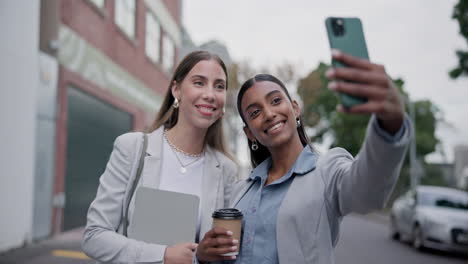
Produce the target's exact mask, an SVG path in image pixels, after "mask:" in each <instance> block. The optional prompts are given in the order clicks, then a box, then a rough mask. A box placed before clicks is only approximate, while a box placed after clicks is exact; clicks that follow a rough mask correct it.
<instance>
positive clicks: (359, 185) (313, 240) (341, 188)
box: [194, 117, 412, 264]
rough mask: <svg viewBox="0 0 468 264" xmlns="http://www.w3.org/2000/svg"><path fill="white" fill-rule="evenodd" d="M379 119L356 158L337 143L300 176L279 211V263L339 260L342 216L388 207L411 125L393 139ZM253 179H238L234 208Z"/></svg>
mask: <svg viewBox="0 0 468 264" xmlns="http://www.w3.org/2000/svg"><path fill="white" fill-rule="evenodd" d="M374 118H375V117H372V119H371V121H370V122H369V124H370V125H369V126H368V128H367V135H366V139H365V142H364V144H363V146H362V147H361V150H360V153H359V154H358V155H357V156H356V158H353V157H352V156H351V154H349V153H348V152H347V151H346V150H344V149H342V148H334V149H331V150H329V151H328V152H327V153H326V154H324V155H323V156H320V157H319V159H318V162H317V166H316V168H315V170H312V171H311V172H309V173H307V174H305V175H296V176H295V178H294V180H293V182H292V183H291V186H290V187H289V189H288V192H287V194H286V196H285V197H284V200H283V202H282V203H281V206H280V208H279V211H278V218H277V223H276V240H277V247H278V258H279V262H280V263H294V264H306V263H314V264H330V263H334V254H333V251H334V248H335V246H336V244H337V242H338V237H339V230H340V223H341V220H342V218H343V216H345V215H346V214H348V213H350V212H357V213H367V212H370V211H372V210H376V209H381V208H383V207H384V205H385V203H386V201H387V199H388V197H389V195H390V193H391V191H392V189H393V187H394V185H395V183H396V181H397V179H398V175H399V173H400V169H401V166H402V163H403V160H404V156H405V153H406V148H407V145H408V144H409V142H410V138H411V134H412V132H411V131H412V127H411V122H410V121H409V119H407V118H406V120H405V123H406V130H405V133H404V135H403V136H402V138H401V139H400V140H399V141H398V142H395V143H388V142H387V141H385V140H384V139H383V138H382V137H381V136H380V135H378V134H377V133H376V132H375V129H374V128H373V127H372V122H373V121H374ZM252 183H253V181H252V180H249V179H247V180H244V181H241V182H239V183H238V184H236V186H235V187H234V189H233V196H232V197H233V200H232V203H231V206H234V207H235V205H236V204H237V202H238V201H239V200H240V199H241V198H242V196H243V195H244V194H245V193H246V191H247V190H248V189H249V187H250V186H251V185H252ZM194 262H195V263H196V261H194Z"/></svg>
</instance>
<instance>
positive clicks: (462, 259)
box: [335, 215, 468, 264]
mask: <svg viewBox="0 0 468 264" xmlns="http://www.w3.org/2000/svg"><path fill="white" fill-rule="evenodd" d="M387 221H388V220H387V219H385V218H384V217H371V216H357V215H351V216H347V217H345V218H344V220H343V223H342V225H341V228H342V230H341V237H340V241H339V242H338V246H337V248H336V251H335V256H336V264H358V263H359V264H366V263H379V264H387V263H388V264H394V263H398V264H419V263H424V264H449V263H450V264H458V263H460V264H461V263H464V264H466V263H468V255H467V256H460V255H459V254H449V253H444V252H439V251H435V250H426V251H424V252H419V251H417V250H415V249H413V248H412V247H411V246H410V245H409V244H408V243H404V242H400V241H395V240H392V239H390V236H389V232H388V226H387Z"/></svg>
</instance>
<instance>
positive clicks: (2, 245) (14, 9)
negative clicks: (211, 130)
mask: <svg viewBox="0 0 468 264" xmlns="http://www.w3.org/2000/svg"><path fill="white" fill-rule="evenodd" d="M0 22H1V25H0V27H1V29H2V36H3V39H4V40H5V41H2V42H1V44H0V52H1V57H2V60H1V61H0V72H1V74H2V75H1V79H0V84H1V96H0V98H1V99H0V105H1V108H0V109H1V118H2V129H1V130H0V131H1V132H0V133H1V134H0V136H1V138H2V139H3V140H4V141H5V144H4V145H3V148H2V149H1V150H0V155H1V171H0V173H1V175H2V176H1V180H0V211H1V212H2V217H1V220H0V252H2V251H6V250H8V249H10V248H15V247H19V246H21V245H24V244H27V243H30V242H31V241H34V240H40V239H43V238H47V237H50V236H52V235H55V234H58V233H60V232H63V231H67V230H70V229H74V228H77V227H81V226H84V225H85V223H86V212H87V209H88V207H89V204H90V202H91V201H92V199H93V198H94V196H95V194H96V190H97V186H98V184H99V182H98V180H99V176H100V175H101V173H102V172H103V170H104V168H105V164H106V163H107V160H108V159H109V154H110V152H111V150H112V144H113V141H114V139H115V138H116V137H117V136H118V135H120V134H122V133H125V132H128V131H134V130H140V131H141V130H144V129H145V128H146V127H148V126H149V125H150V123H151V122H152V120H153V118H154V116H155V113H156V111H157V110H158V109H159V106H160V104H161V103H162V100H163V95H164V93H165V91H166V89H167V87H168V84H169V79H170V77H171V74H172V71H173V68H174V67H175V65H176V64H177V63H178V61H180V59H181V58H183V56H185V55H186V54H188V53H189V52H191V51H193V50H196V49H203V50H209V51H212V52H214V53H218V54H219V55H220V57H222V58H223V59H224V60H225V62H226V64H228V65H229V64H230V63H231V58H230V55H229V53H228V51H227V48H226V47H225V46H224V45H223V44H221V43H218V42H216V41H210V42H208V43H205V44H202V45H201V46H197V45H195V44H194V43H193V42H192V40H191V38H190V36H189V34H188V33H187V32H186V30H185V29H184V28H183V26H182V0H157V1H155V0H79V1H78V0H42V1H2V2H1V3H0Z"/></svg>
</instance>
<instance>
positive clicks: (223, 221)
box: [213, 208, 243, 256]
mask: <svg viewBox="0 0 468 264" xmlns="http://www.w3.org/2000/svg"><path fill="white" fill-rule="evenodd" d="M242 216H243V215H242V212H241V211H239V210H237V209H235V208H224V209H218V210H216V211H214V213H213V227H217V226H218V227H223V228H226V229H227V230H229V231H231V232H232V233H233V234H232V237H233V239H236V240H237V241H239V244H238V245H237V249H239V247H240V238H241V231H242ZM238 254H239V252H238V251H237V252H231V253H226V254H223V256H235V255H238Z"/></svg>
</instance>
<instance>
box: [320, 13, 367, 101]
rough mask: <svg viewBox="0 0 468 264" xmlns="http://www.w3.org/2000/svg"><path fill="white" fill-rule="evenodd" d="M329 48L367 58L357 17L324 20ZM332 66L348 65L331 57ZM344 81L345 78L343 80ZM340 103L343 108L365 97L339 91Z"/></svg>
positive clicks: (360, 24) (365, 99)
mask: <svg viewBox="0 0 468 264" xmlns="http://www.w3.org/2000/svg"><path fill="white" fill-rule="evenodd" d="M325 26H326V28H327V34H328V40H329V42H330V48H332V49H337V50H340V51H342V52H344V53H346V54H349V55H352V56H355V57H359V58H363V59H366V60H369V55H368V52H367V46H366V41H365V38H364V32H363V30H362V23H361V21H360V19H359V18H344V17H329V18H327V19H326V20H325ZM332 66H333V67H349V65H346V64H344V63H342V62H340V61H338V60H336V59H334V58H332ZM343 81H346V80H343ZM339 98H340V101H341V104H342V105H343V106H344V107H345V108H350V107H352V106H355V105H358V104H362V103H365V102H366V101H367V98H365V97H357V96H352V95H349V94H346V93H339Z"/></svg>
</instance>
